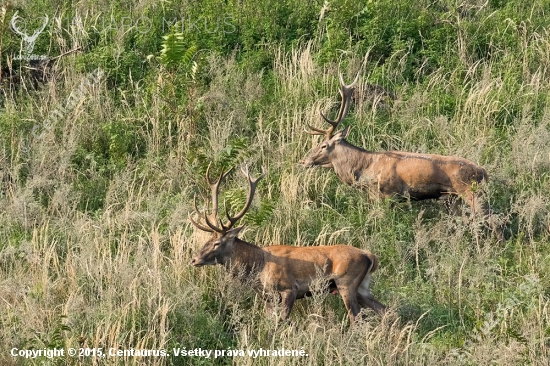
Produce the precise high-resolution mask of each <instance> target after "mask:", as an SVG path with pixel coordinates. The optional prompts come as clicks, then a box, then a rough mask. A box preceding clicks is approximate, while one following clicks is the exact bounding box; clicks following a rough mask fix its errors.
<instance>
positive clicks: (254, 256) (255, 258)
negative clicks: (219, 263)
mask: <svg viewBox="0 0 550 366" xmlns="http://www.w3.org/2000/svg"><path fill="white" fill-rule="evenodd" d="M264 255H265V252H264V251H263V250H262V248H260V247H259V246H257V245H254V244H251V243H247V242H245V241H243V240H241V239H239V238H235V242H234V243H233V251H232V253H231V254H229V255H228V257H227V260H226V261H225V263H224V265H225V267H226V268H228V266H230V265H231V266H236V267H237V268H241V267H244V268H245V272H246V274H247V275H248V274H250V273H251V272H252V271H253V270H254V271H260V270H261V269H262V268H263V266H264V263H265V258H264Z"/></svg>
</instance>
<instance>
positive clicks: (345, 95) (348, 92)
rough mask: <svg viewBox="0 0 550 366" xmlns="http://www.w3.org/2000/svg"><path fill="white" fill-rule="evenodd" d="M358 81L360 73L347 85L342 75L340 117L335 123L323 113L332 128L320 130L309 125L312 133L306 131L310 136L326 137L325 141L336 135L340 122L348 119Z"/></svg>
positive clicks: (322, 115)
mask: <svg viewBox="0 0 550 366" xmlns="http://www.w3.org/2000/svg"><path fill="white" fill-rule="evenodd" d="M357 80H359V73H357V75H356V76H355V80H353V82H352V83H351V84H349V85H346V83H345V82H344V77H343V76H342V74H341V73H340V90H339V91H340V95H341V96H342V102H341V104H340V111H339V112H338V116H337V117H336V119H335V120H334V121H333V120H330V119H328V118H327V117H326V116H325V115H324V114H323V112H321V117H323V119H324V120H325V121H326V122H328V123H329V124H330V125H331V127H329V128H328V129H326V130H323V129H320V128H316V127H312V126H310V125H307V127H308V128H309V129H310V130H311V131H308V130H305V132H307V133H309V134H310V135H324V136H325V140H328V139H330V138H331V137H332V135H333V134H334V131H335V130H336V129H337V128H338V125H339V124H340V122H342V120H343V119H344V117H346V114H347V113H348V110H349V104H350V101H351V96H352V95H353V91H354V90H355V84H356V83H357Z"/></svg>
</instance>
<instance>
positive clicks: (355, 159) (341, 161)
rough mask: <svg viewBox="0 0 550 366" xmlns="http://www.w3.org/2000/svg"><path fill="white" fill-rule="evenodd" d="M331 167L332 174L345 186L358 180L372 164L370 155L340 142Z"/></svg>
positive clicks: (365, 151) (345, 142)
mask: <svg viewBox="0 0 550 366" xmlns="http://www.w3.org/2000/svg"><path fill="white" fill-rule="evenodd" d="M334 156H335V157H334V159H333V160H332V166H333V168H334V172H335V173H336V175H337V176H338V178H340V180H342V181H343V182H344V183H347V184H350V185H352V184H354V183H355V182H356V181H357V180H358V178H359V177H360V176H361V175H363V174H364V173H366V172H367V170H368V169H369V167H370V165H371V163H372V153H371V152H369V151H367V150H364V149H361V148H360V147H357V146H354V145H352V144H350V143H349V142H347V141H345V140H344V141H342V142H341V143H340V144H339V146H338V151H337V152H336V154H334Z"/></svg>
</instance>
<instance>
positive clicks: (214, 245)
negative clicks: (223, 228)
mask: <svg viewBox="0 0 550 366" xmlns="http://www.w3.org/2000/svg"><path fill="white" fill-rule="evenodd" d="M212 246H213V247H214V248H217V247H219V246H220V242H219V241H215V242H214V243H212Z"/></svg>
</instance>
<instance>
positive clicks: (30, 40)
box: [10, 11, 50, 60]
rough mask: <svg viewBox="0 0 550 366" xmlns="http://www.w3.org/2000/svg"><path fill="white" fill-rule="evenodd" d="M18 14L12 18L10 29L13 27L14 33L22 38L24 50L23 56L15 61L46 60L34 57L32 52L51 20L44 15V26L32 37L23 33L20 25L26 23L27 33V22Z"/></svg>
mask: <svg viewBox="0 0 550 366" xmlns="http://www.w3.org/2000/svg"><path fill="white" fill-rule="evenodd" d="M17 13H18V12H17V11H16V12H15V14H13V16H12V17H11V21H10V27H11V29H12V31H14V32H15V33H17V34H19V35H20V36H21V37H22V43H23V46H22V49H21V51H22V52H21V53H22V54H23V55H20V56H18V57H16V58H15V59H16V60H22V59H24V60H33V59H42V58H44V57H43V56H35V55H33V54H32V51H33V50H34V44H35V42H36V39H37V38H38V36H39V35H40V33H42V31H44V28H46V25H47V24H48V21H49V20H50V18H48V15H47V14H44V23H43V24H42V26H41V27H40V29H37V30H36V31H34V33H33V34H32V35H31V36H29V35H28V34H27V33H25V32H22V31H21V29H20V28H19V25H20V24H21V23H24V30H25V31H26V30H27V22H26V21H25V20H24V19H23V18H21V17H20V16H18V15H17Z"/></svg>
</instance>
